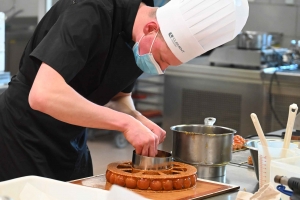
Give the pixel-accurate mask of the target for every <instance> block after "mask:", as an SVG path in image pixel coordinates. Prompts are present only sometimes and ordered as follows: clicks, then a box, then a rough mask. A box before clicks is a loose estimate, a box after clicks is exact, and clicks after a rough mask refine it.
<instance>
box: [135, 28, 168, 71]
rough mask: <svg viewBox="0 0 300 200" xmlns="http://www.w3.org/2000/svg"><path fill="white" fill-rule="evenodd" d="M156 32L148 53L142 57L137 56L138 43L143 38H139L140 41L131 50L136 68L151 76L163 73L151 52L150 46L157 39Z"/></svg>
mask: <svg viewBox="0 0 300 200" xmlns="http://www.w3.org/2000/svg"><path fill="white" fill-rule="evenodd" d="M157 34H158V32H157V33H156V36H155V38H154V40H153V42H152V44H151V47H150V52H149V53H147V54H144V55H140V54H139V43H140V41H141V40H142V38H143V37H144V36H145V35H144V36H143V37H141V39H140V41H139V42H137V43H135V45H134V46H133V48H132V50H133V54H134V58H135V62H136V64H137V66H138V67H139V68H140V69H141V70H142V71H143V72H145V73H147V74H153V75H157V74H163V73H164V72H163V71H162V70H161V69H160V66H159V64H158V63H157V62H156V61H155V59H154V57H153V55H152V53H151V50H152V46H153V43H154V41H155V39H156V37H157Z"/></svg>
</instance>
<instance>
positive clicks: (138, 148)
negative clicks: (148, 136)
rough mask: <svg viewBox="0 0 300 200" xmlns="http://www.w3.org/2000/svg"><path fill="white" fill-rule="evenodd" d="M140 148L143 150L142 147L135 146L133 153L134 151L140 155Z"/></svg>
mask: <svg viewBox="0 0 300 200" xmlns="http://www.w3.org/2000/svg"><path fill="white" fill-rule="evenodd" d="M142 150H143V148H141V147H136V148H135V153H136V154H137V155H141V154H142Z"/></svg>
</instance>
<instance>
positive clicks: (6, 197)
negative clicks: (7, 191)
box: [0, 196, 13, 200]
mask: <svg viewBox="0 0 300 200" xmlns="http://www.w3.org/2000/svg"><path fill="white" fill-rule="evenodd" d="M0 200H13V199H12V198H9V197H8V196H0Z"/></svg>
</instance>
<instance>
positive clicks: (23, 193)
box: [0, 176, 109, 200]
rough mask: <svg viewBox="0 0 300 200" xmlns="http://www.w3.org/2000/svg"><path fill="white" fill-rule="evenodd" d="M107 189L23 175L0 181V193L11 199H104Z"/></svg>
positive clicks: (106, 195)
mask: <svg viewBox="0 0 300 200" xmlns="http://www.w3.org/2000/svg"><path fill="white" fill-rule="evenodd" d="M108 193H109V191H106V190H101V189H96V188H89V187H84V186H80V185H76V184H72V183H68V182H62V181H57V180H53V179H48V178H43V177H38V176H25V177H21V178H16V179H12V180H8V181H3V182H0V195H2V196H7V197H9V198H11V199H13V200H27V199H30V200H41V199H43V200H46V199H47V200H53V199H55V200H87V199H90V200H96V199H102V200H106V199H107V197H108Z"/></svg>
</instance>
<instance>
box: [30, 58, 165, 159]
mask: <svg viewBox="0 0 300 200" xmlns="http://www.w3.org/2000/svg"><path fill="white" fill-rule="evenodd" d="M28 102H29V105H30V106H31V108H32V109H34V110H37V111H40V112H43V113H45V114H48V115H50V116H52V117H54V118H56V119H58V120H60V121H63V122H66V123H69V124H73V125H77V126H82V127H90V128H99V129H108V130H117V131H120V132H123V133H124V136H125V138H126V139H127V140H128V141H129V142H130V143H131V144H132V145H133V147H134V148H135V149H136V151H137V153H138V154H142V155H150V156H154V155H156V153H157V145H158V142H159V140H158V137H157V136H156V135H155V134H154V133H153V132H152V131H151V130H149V129H148V128H147V127H146V126H144V125H143V124H142V123H141V122H140V121H138V120H136V119H135V118H133V117H132V116H130V115H128V114H125V113H122V112H118V111H115V110H112V109H110V108H107V107H104V106H99V105H97V104H94V103H92V102H90V101H88V100H87V99H85V98H84V97H82V96H81V95H80V94H78V93H77V92H76V91H75V90H74V89H73V88H71V87H70V86H69V85H68V84H67V83H66V82H65V80H64V78H63V77H62V76H61V75H60V74H59V73H58V72H57V71H55V70H54V69H53V68H52V67H50V66H49V65H47V64H45V63H42V64H41V66H40V69H39V71H38V73H37V75H36V77H35V80H34V82H33V85H32V88H31V90H30V93H29V97H28ZM57 134H59V133H57Z"/></svg>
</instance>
